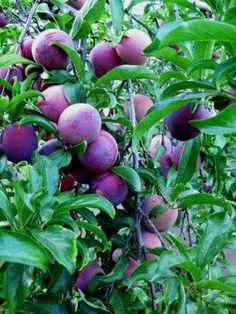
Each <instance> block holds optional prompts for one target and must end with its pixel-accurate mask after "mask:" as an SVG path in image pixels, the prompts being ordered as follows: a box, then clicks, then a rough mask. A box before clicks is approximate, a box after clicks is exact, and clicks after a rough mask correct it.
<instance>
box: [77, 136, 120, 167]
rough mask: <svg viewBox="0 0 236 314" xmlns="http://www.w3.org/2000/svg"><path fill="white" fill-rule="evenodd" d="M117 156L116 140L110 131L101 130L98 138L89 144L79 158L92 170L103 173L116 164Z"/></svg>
mask: <svg viewBox="0 0 236 314" xmlns="http://www.w3.org/2000/svg"><path fill="white" fill-rule="evenodd" d="M117 156H118V145H117V143H116V140H115V139H114V137H113V136H112V135H111V134H110V133H108V132H106V131H103V130H101V132H100V133H99V135H98V137H97V138H96V140H95V141H93V142H92V143H90V144H89V145H88V147H87V149H86V151H85V152H84V153H82V154H81V155H80V156H79V159H80V162H81V164H82V166H84V167H85V168H86V169H88V170H89V171H90V172H93V173H102V172H104V171H106V170H108V169H110V168H111V167H112V166H113V165H114V164H115V162H116V159H117Z"/></svg>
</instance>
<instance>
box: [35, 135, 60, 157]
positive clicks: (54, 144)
mask: <svg viewBox="0 0 236 314" xmlns="http://www.w3.org/2000/svg"><path fill="white" fill-rule="evenodd" d="M60 148H61V144H60V142H59V141H58V140H57V139H55V138H54V139H51V140H49V141H47V142H46V143H44V144H43V145H42V146H40V147H39V149H38V152H39V154H40V155H44V156H49V155H51V154H52V153H54V152H55V151H57V150H58V149H60Z"/></svg>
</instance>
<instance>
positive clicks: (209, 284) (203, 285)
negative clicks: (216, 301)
mask: <svg viewBox="0 0 236 314" xmlns="http://www.w3.org/2000/svg"><path fill="white" fill-rule="evenodd" d="M196 288H198V289H211V290H219V291H222V292H225V293H226V294H229V295H233V296H235V297H236V289H235V288H234V287H232V286H230V285H227V284H225V283H223V282H221V281H219V280H202V281H199V282H197V283H196Z"/></svg>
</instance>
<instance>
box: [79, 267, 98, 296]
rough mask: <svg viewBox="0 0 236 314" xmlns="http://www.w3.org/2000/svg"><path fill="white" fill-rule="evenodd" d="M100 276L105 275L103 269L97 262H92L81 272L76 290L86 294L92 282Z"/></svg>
mask: <svg viewBox="0 0 236 314" xmlns="http://www.w3.org/2000/svg"><path fill="white" fill-rule="evenodd" d="M98 274H104V271H103V269H102V268H101V267H100V266H99V265H98V264H97V263H96V262H90V263H89V264H88V265H87V266H85V267H84V268H83V269H82V270H80V271H79V273H78V276H77V280H76V283H75V289H77V290H81V291H82V292H86V290H87V289H88V286H89V283H90V281H91V280H92V279H93V278H94V277H95V276H96V275H98Z"/></svg>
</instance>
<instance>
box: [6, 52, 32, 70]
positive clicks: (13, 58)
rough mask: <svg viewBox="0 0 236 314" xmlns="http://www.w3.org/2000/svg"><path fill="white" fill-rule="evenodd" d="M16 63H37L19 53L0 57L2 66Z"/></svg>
mask: <svg viewBox="0 0 236 314" xmlns="http://www.w3.org/2000/svg"><path fill="white" fill-rule="evenodd" d="M15 64H34V65H37V64H36V63H34V62H32V61H30V60H28V59H25V58H23V57H21V56H18V55H13V54H11V55H5V56H1V57H0V68H6V67H8V66H10V65H15Z"/></svg>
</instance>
